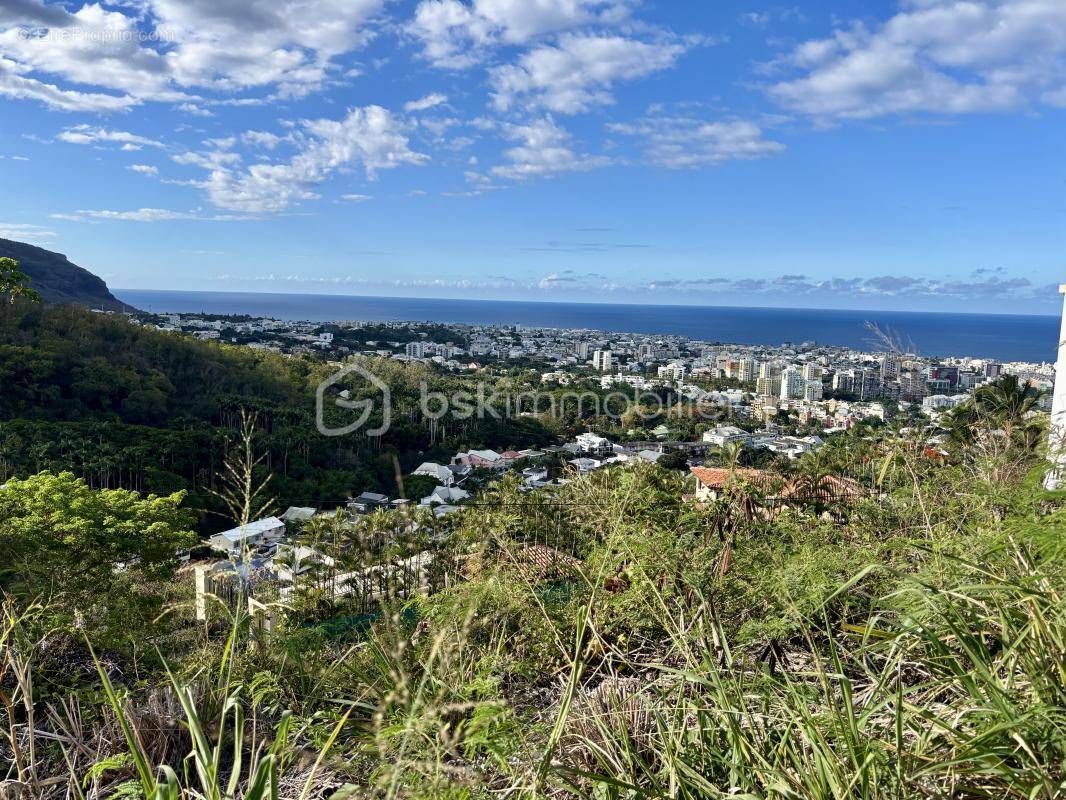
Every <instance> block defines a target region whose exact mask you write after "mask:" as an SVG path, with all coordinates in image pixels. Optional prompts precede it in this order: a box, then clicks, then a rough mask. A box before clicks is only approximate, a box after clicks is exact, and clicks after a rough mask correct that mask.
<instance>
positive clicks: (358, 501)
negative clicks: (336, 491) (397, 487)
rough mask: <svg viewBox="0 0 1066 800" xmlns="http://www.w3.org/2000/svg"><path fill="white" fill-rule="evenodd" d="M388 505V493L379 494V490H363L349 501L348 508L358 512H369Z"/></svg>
mask: <svg viewBox="0 0 1066 800" xmlns="http://www.w3.org/2000/svg"><path fill="white" fill-rule="evenodd" d="M388 505H389V498H388V496H387V495H383V494H378V493H377V492H363V493H362V494H361V495H359V496H358V497H355V498H353V499H351V500H349V501H348V510H349V511H354V512H356V513H358V514H369V513H370V512H372V511H376V510H377V509H379V508H385V507H387V506H388Z"/></svg>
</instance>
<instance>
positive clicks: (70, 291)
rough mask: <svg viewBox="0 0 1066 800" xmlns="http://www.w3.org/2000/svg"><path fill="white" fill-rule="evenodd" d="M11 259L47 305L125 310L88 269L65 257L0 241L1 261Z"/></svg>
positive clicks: (6, 240) (125, 306) (3, 240)
mask: <svg viewBox="0 0 1066 800" xmlns="http://www.w3.org/2000/svg"><path fill="white" fill-rule="evenodd" d="M3 257H7V258H13V259H15V260H16V261H17V262H19V268H20V269H21V270H22V271H23V272H25V273H26V274H27V275H29V277H30V286H32V287H33V288H34V289H36V290H37V291H38V292H40V293H41V297H42V298H43V299H44V302H46V303H48V304H50V305H60V304H62V303H77V304H79V305H83V306H88V307H89V308H100V309H104V310H105V311H128V310H130V309H131V306H128V305H126V304H125V303H123V302H122V301H121V300H118V299H117V298H116V297H115V296H114V295H113V294H111V292H110V291H109V290H108V288H107V284H106V283H104V282H103V280H101V279H100V278H98V277H96V276H95V275H93V274H92V273H91V272H89V271H88V270H87V269H82V268H81V267H79V266H78V265H77V264H72V263H71V262H70V261H68V260H67V257H66V256H65V255H62V254H60V253H53V252H52V251H51V250H45V249H44V248H42V247H34V246H33V245H32V244H26V243H24V242H13V241H11V240H10V239H0V258H3Z"/></svg>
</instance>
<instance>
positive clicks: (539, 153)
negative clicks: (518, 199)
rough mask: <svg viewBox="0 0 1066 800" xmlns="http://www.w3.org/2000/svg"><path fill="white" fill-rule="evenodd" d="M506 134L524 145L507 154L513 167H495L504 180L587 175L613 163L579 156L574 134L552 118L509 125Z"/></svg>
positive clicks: (495, 171)
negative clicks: (573, 145)
mask: <svg viewBox="0 0 1066 800" xmlns="http://www.w3.org/2000/svg"><path fill="white" fill-rule="evenodd" d="M503 133H504V136H505V137H506V138H508V139H512V140H514V141H517V142H519V143H520V144H519V145H518V146H517V147H512V148H510V149H509V150H507V151H506V152H505V153H504V155H505V156H506V157H507V159H508V160H509V161H510V163H509V164H505V165H501V166H497V167H493V169H492V174H493V175H496V176H497V177H500V178H509V179H511V180H525V179H527V178H540V177H547V176H551V175H559V174H561V173H564V172H584V171H587V170H590V169H596V168H597V167H602V166H604V165H606V164H607V163H609V160H608V159H607V158H605V157H603V156H591V155H579V154H578V153H576V152H575V151H574V150H573V148H572V147H571V145H570V134H569V133H567V132H566V131H565V130H563V129H562V128H560V127H559V126H558V125H556V124H555V121H554V120H553V119H552V118H551V117H545V118H543V119H538V120H534V121H533V122H530V123H529V124H527V125H506V126H504V129H503Z"/></svg>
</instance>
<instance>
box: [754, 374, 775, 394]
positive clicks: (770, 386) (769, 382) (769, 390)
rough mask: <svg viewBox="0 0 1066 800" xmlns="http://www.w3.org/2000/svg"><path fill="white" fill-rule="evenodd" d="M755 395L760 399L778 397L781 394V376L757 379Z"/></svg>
mask: <svg viewBox="0 0 1066 800" xmlns="http://www.w3.org/2000/svg"><path fill="white" fill-rule="evenodd" d="M755 394H757V395H759V397H777V396H778V395H780V394H781V376H780V375H772V376H767V377H765V378H756V379H755Z"/></svg>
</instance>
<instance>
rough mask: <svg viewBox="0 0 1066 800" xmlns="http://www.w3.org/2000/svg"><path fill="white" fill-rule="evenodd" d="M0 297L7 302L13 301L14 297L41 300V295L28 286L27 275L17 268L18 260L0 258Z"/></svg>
mask: <svg viewBox="0 0 1066 800" xmlns="http://www.w3.org/2000/svg"><path fill="white" fill-rule="evenodd" d="M0 297H5V298H7V301H8V302H9V303H13V302H15V298H16V297H25V298H26V299H27V300H33V301H34V302H37V303H39V302H41V296H40V295H39V294H38V293H37V292H36V290H34V289H31V288H30V277H29V275H27V274H26V273H25V272H23V271H22V270H20V269H19V262H17V261H16V260H15V259H13V258H0Z"/></svg>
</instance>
